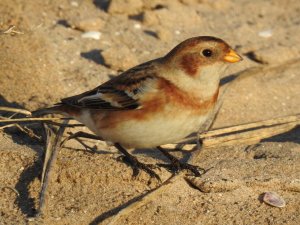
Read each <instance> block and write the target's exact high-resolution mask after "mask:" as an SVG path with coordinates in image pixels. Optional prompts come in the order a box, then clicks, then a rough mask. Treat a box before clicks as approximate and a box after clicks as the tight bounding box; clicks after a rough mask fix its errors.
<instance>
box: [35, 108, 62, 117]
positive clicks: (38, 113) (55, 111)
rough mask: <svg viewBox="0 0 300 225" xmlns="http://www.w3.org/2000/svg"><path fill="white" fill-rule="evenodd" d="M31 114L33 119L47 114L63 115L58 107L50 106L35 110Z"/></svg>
mask: <svg viewBox="0 0 300 225" xmlns="http://www.w3.org/2000/svg"><path fill="white" fill-rule="evenodd" d="M31 114H32V116H33V117H40V116H45V115H48V114H63V112H62V111H61V109H60V106H52V107H49V108H43V109H38V110H35V111H33V112H31Z"/></svg>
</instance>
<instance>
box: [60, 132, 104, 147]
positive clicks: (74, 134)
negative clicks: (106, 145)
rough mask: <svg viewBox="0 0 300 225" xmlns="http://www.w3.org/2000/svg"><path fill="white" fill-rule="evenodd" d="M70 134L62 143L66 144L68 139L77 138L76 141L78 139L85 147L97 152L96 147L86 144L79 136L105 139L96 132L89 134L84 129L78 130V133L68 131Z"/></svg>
mask: <svg viewBox="0 0 300 225" xmlns="http://www.w3.org/2000/svg"><path fill="white" fill-rule="evenodd" d="M68 134H69V135H70V136H68V137H67V138H65V139H64V140H63V142H62V145H64V144H65V143H66V142H67V141H69V140H71V139H75V140H76V141H78V142H79V143H80V144H81V145H82V146H83V147H85V148H86V149H88V150H90V151H92V152H95V150H96V149H95V148H91V147H90V146H88V145H86V144H85V143H84V142H83V141H81V140H80V139H79V138H87V139H93V140H100V141H102V140H103V139H102V138H101V137H98V136H96V135H94V134H89V133H85V132H83V131H78V132H76V133H71V132H69V133H68Z"/></svg>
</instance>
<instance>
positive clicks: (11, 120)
mask: <svg viewBox="0 0 300 225" xmlns="http://www.w3.org/2000/svg"><path fill="white" fill-rule="evenodd" d="M59 120H72V119H71V118H59V117H54V118H35V117H34V118H20V119H1V120H0V123H16V122H39V121H42V122H44V121H59Z"/></svg>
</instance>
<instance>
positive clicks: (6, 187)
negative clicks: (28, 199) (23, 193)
mask: <svg viewBox="0 0 300 225" xmlns="http://www.w3.org/2000/svg"><path fill="white" fill-rule="evenodd" d="M0 189H9V190H11V191H13V192H15V193H16V195H17V196H18V197H19V196H20V193H19V192H18V190H17V189H15V188H14V187H10V186H0Z"/></svg>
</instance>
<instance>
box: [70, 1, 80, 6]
mask: <svg viewBox="0 0 300 225" xmlns="http://www.w3.org/2000/svg"><path fill="white" fill-rule="evenodd" d="M71 6H73V7H78V6H79V4H78V2H75V1H72V2H71Z"/></svg>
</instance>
